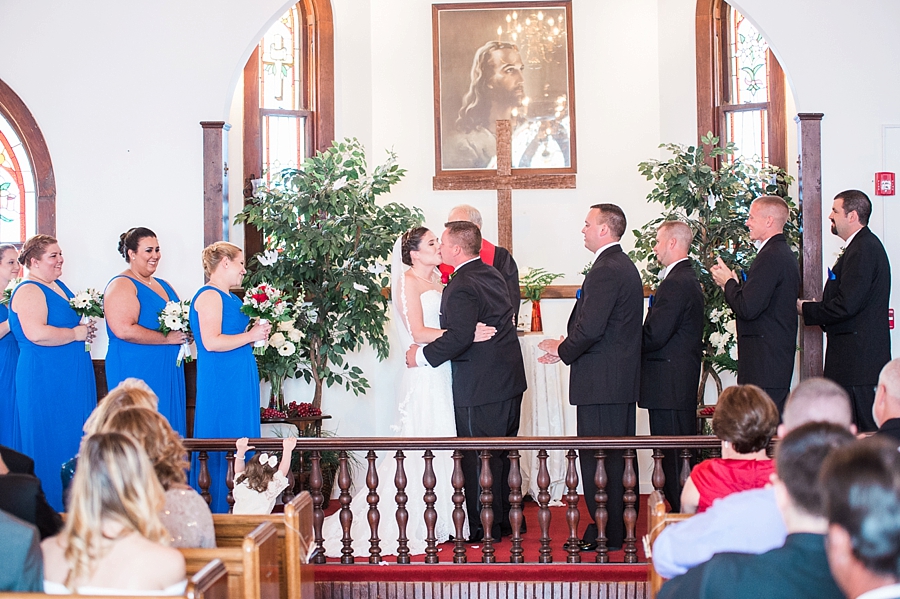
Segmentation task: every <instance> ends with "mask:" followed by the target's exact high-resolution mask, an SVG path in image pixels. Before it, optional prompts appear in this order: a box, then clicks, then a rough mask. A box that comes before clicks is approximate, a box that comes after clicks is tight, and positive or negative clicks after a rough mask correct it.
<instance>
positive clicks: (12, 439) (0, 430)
mask: <svg viewBox="0 0 900 599" xmlns="http://www.w3.org/2000/svg"><path fill="white" fill-rule="evenodd" d="M8 319H9V308H7V307H6V305H5V304H0V323H4V322H6V321H7V320H8ZM18 360H19V344H18V343H16V337H15V335H13V333H12V331H10V332H9V333H7V334H6V335H4V336H3V337H0V445H6V446H7V447H12V448H14V449H15V448H18V446H19V439H18V434H17V429H18V427H17V426H16V362H18Z"/></svg>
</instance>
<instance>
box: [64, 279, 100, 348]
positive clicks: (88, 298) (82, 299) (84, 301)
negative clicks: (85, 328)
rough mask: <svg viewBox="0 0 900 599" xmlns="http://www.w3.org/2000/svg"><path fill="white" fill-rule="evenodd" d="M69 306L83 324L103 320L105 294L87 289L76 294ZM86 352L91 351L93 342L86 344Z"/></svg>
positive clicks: (86, 342)
mask: <svg viewBox="0 0 900 599" xmlns="http://www.w3.org/2000/svg"><path fill="white" fill-rule="evenodd" d="M69 305H70V306H72V309H73V310H75V314H78V316H80V317H81V322H82V323H87V322H89V321H90V319H91V318H103V294H102V293H100V292H99V291H97V290H96V289H85V290H84V291H80V292H78V293H76V294H75V297H73V298H72V299H70V300H69ZM84 351H91V342H90V341H85V342H84Z"/></svg>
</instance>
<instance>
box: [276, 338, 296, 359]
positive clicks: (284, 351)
mask: <svg viewBox="0 0 900 599" xmlns="http://www.w3.org/2000/svg"><path fill="white" fill-rule="evenodd" d="M295 351H297V347H296V346H295V345H294V344H293V343H291V342H290V341H285V342H284V344H282V345H281V346H279V347H278V355H280V356H285V357H287V356H293V355H294V352H295Z"/></svg>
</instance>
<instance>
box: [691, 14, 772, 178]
mask: <svg viewBox="0 0 900 599" xmlns="http://www.w3.org/2000/svg"><path fill="white" fill-rule="evenodd" d="M697 129H698V137H699V136H703V135H706V133H707V132H709V131H712V132H713V133H714V134H715V135H716V136H717V137H718V138H719V140H720V142H721V143H722V144H724V143H726V142H734V144H735V145H736V146H737V147H738V151H737V155H739V156H742V157H743V158H744V159H745V160H748V161H752V162H755V163H757V164H761V165H766V164H774V165H776V166H780V167H782V168H786V167H787V164H786V163H787V158H786V154H787V147H786V146H787V124H786V122H785V83H784V72H783V71H782V69H781V65H779V64H778V60H776V58H775V56H774V54H772V51H771V50H769V45H768V43H767V42H766V40H765V39H764V38H763V37H762V35H761V34H760V33H759V31H757V30H756V28H755V27H754V26H753V24H752V23H750V21H748V20H747V19H746V18H745V17H744V15H742V14H741V13H740V12H738V11H737V10H735V9H734V8H732V7H731V6H730V5H729V4H728V3H727V2H725V1H724V0H698V1H697Z"/></svg>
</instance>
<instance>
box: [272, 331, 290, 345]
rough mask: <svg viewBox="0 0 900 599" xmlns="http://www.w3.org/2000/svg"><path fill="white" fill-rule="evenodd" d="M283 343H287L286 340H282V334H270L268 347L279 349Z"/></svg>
mask: <svg viewBox="0 0 900 599" xmlns="http://www.w3.org/2000/svg"><path fill="white" fill-rule="evenodd" d="M285 341H287V339H285V338H284V334H282V333H272V335H271V336H270V337H269V345H271V346H272V347H281V346H282V345H284V342H285Z"/></svg>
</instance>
